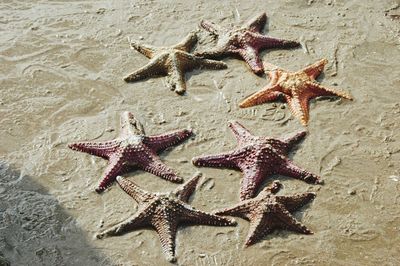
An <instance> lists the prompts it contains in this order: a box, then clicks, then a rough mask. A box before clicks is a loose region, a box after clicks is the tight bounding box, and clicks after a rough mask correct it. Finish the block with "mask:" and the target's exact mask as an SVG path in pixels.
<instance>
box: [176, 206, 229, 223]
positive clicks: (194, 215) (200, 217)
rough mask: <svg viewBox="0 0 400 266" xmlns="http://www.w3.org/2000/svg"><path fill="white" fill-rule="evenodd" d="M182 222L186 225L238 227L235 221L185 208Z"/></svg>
mask: <svg viewBox="0 0 400 266" xmlns="http://www.w3.org/2000/svg"><path fill="white" fill-rule="evenodd" d="M181 221H183V222H186V223H195V224H202V225H214V226H230V225H236V222H235V220H233V219H228V218H225V217H221V216H218V215H214V214H211V213H206V212H203V211H199V210H196V209H193V208H184V209H183V210H182V216H181Z"/></svg>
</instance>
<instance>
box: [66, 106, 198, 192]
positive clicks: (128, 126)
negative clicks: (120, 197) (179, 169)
mask: <svg viewBox="0 0 400 266" xmlns="http://www.w3.org/2000/svg"><path fill="white" fill-rule="evenodd" d="M191 135H192V131H191V130H188V129H184V130H177V131H173V132H169V133H165V134H160V135H154V136H146V135H145V132H144V129H143V126H142V124H140V122H139V121H138V120H137V119H136V118H135V117H134V116H133V114H132V113H130V112H123V113H122V114H121V133H120V135H119V137H117V138H116V139H113V140H110V141H102V142H92V141H88V142H76V143H72V144H69V145H68V147H70V148H71V149H73V150H76V151H81V152H86V153H89V154H91V155H95V156H98V157H102V158H104V159H106V160H108V161H109V163H108V166H107V168H106V169H105V171H104V177H103V179H102V181H101V182H100V184H99V186H98V188H97V189H96V192H98V193H99V192H102V191H104V190H105V189H106V188H107V187H109V186H110V185H111V184H112V183H113V182H114V181H115V178H116V177H117V176H118V175H121V174H124V173H127V172H129V170H131V169H133V168H140V169H142V170H144V171H146V172H149V173H152V174H154V175H156V176H159V177H162V178H164V179H166V180H169V181H172V182H176V183H181V182H182V181H183V179H182V178H181V177H179V176H177V175H176V173H175V172H174V171H173V170H172V169H170V168H169V167H168V166H166V165H165V164H164V163H163V162H162V161H161V160H160V158H159V157H158V156H157V153H160V152H161V151H163V150H165V149H167V148H169V147H171V146H173V145H176V144H178V143H181V142H183V141H184V140H186V139H187V138H189V137H190V136H191Z"/></svg>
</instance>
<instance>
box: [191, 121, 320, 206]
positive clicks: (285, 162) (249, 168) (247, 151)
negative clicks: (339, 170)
mask: <svg viewBox="0 0 400 266" xmlns="http://www.w3.org/2000/svg"><path fill="white" fill-rule="evenodd" d="M229 127H230V128H231V130H232V131H233V134H234V135H235V137H236V140H237V141H238V147H237V148H236V149H235V150H233V151H231V152H227V153H222V154H218V155H209V156H204V157H195V158H193V159H192V162H193V164H194V165H196V166H209V167H225V168H231V169H236V170H241V171H242V172H243V179H242V184H241V189H240V199H241V200H246V199H249V198H252V197H254V196H255V194H256V192H257V189H258V187H259V186H260V185H261V183H262V182H263V180H264V179H266V178H267V177H269V176H271V175H274V174H279V175H285V176H290V177H294V178H297V179H300V180H303V181H305V182H307V183H315V184H320V183H322V181H321V180H320V177H318V176H317V175H314V174H312V173H310V172H308V171H307V170H304V169H301V168H300V167H298V166H296V165H295V164H294V163H293V162H292V161H290V160H289V159H288V158H287V155H288V153H289V151H290V149H292V148H293V147H294V146H295V144H297V143H298V142H299V141H300V140H301V139H303V138H304V136H305V135H306V132H305V131H302V132H299V133H297V134H295V135H294V136H291V137H289V138H286V139H276V138H270V137H258V136H253V135H252V134H251V133H250V132H249V131H248V130H247V129H246V128H245V127H243V126H242V125H241V124H239V123H238V122H235V121H233V122H230V123H229Z"/></svg>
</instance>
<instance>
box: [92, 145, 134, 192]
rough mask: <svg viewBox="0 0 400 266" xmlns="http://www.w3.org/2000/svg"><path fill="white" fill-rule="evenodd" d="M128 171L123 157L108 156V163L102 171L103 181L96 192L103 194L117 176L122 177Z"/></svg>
mask: <svg viewBox="0 0 400 266" xmlns="http://www.w3.org/2000/svg"><path fill="white" fill-rule="evenodd" d="M128 171H129V167H128V165H127V164H126V163H125V160H124V159H123V157H122V156H121V155H120V154H119V153H118V154H113V155H112V156H110V160H109V163H108V165H107V167H106V169H105V170H104V174H103V179H102V180H101V181H100V184H99V186H98V187H97V188H96V192H97V193H100V192H103V191H104V190H105V189H106V188H108V187H109V186H111V185H112V183H113V182H114V181H115V179H116V177H117V176H118V175H122V174H124V173H126V172H128Z"/></svg>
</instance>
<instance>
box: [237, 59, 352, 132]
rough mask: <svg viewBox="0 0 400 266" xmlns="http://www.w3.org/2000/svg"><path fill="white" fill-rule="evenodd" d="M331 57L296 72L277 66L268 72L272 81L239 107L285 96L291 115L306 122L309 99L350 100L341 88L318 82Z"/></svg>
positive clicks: (303, 122) (305, 123)
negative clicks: (328, 97)
mask: <svg viewBox="0 0 400 266" xmlns="http://www.w3.org/2000/svg"><path fill="white" fill-rule="evenodd" d="M327 63H328V60H326V59H322V60H320V61H318V62H316V63H314V64H312V65H309V66H307V67H306V68H304V69H302V70H300V71H297V72H288V71H286V70H283V69H279V68H276V69H274V70H272V71H271V72H269V73H268V75H269V78H270V82H269V84H268V85H267V86H266V87H265V88H263V89H262V90H260V91H258V92H256V93H253V94H252V95H250V96H248V97H247V98H246V99H245V100H244V101H243V102H241V103H240V105H239V106H240V107H242V108H245V107H250V106H254V105H258V104H262V103H265V102H270V101H274V100H277V99H278V98H280V97H283V98H284V99H285V100H286V102H287V103H288V105H289V109H290V111H291V112H292V114H293V115H294V116H295V117H296V118H298V119H300V121H301V123H302V124H303V125H307V123H308V119H309V100H310V99H313V98H315V97H318V96H339V97H343V98H346V99H349V100H352V97H351V96H350V94H348V93H347V92H344V91H342V90H340V89H332V88H327V87H325V86H322V85H320V84H318V83H317V82H316V81H315V78H316V77H318V76H319V75H320V74H321V72H322V71H323V70H324V66H325V65H326V64H327Z"/></svg>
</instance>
